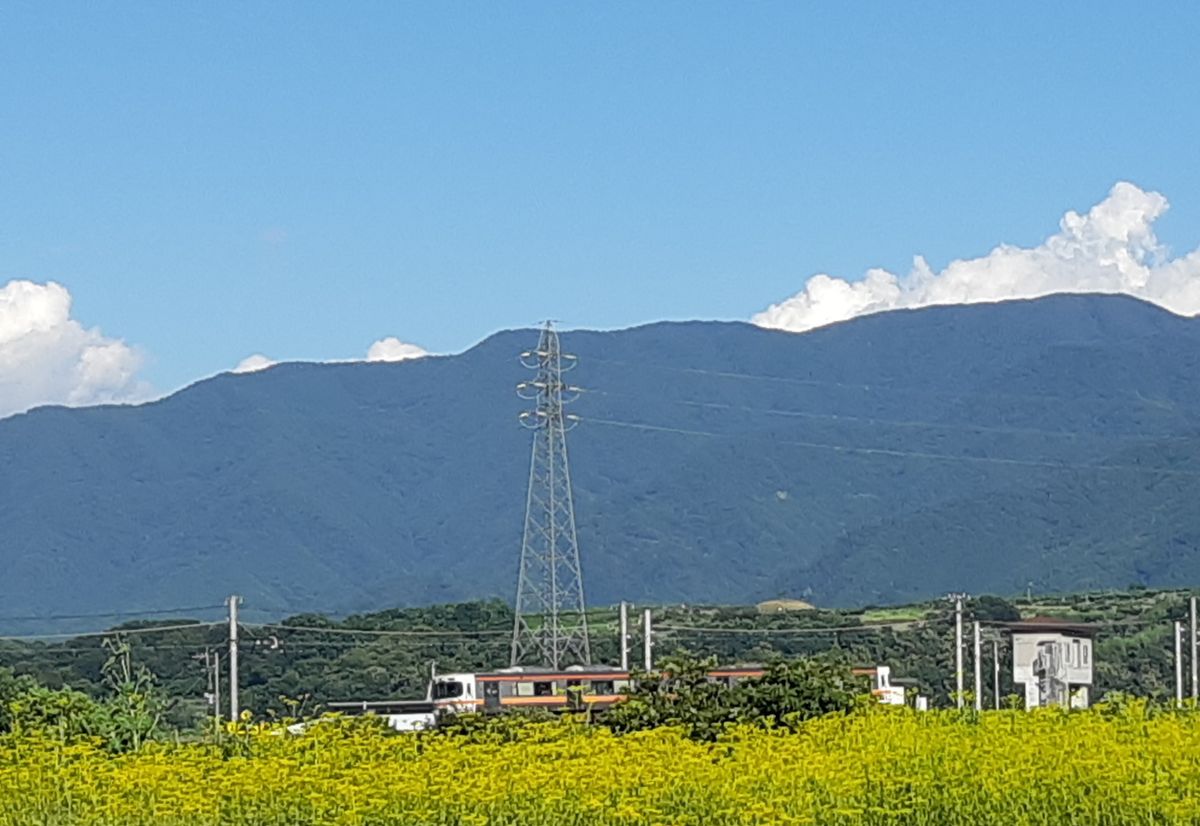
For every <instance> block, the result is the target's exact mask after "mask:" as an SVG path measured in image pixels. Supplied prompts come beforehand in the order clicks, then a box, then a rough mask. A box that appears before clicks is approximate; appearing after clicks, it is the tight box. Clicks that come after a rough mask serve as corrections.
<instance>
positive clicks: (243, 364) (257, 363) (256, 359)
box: [233, 353, 275, 373]
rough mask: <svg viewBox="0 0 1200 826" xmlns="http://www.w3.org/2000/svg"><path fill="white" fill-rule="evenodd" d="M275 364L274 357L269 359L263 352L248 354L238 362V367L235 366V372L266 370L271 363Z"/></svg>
mask: <svg viewBox="0 0 1200 826" xmlns="http://www.w3.org/2000/svg"><path fill="white" fill-rule="evenodd" d="M273 364H275V360H274V359H269V358H267V357H266V356H264V355H263V354H262V353H255V354H254V355H252V356H246V357H245V358H244V359H242V360H241V361H239V362H238V363H237V367H234V368H233V372H235V373H253V372H255V371H258V370H266V369H267V368H268V367H270V366H271V365H273Z"/></svg>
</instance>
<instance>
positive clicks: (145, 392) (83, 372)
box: [0, 281, 150, 416]
mask: <svg viewBox="0 0 1200 826" xmlns="http://www.w3.org/2000/svg"><path fill="white" fill-rule="evenodd" d="M141 366H142V357H141V355H140V354H139V353H138V352H137V351H136V350H135V349H134V348H132V347H130V346H129V345H128V344H126V343H125V342H123V341H120V340H119V339H113V338H108V337H107V336H105V335H104V334H103V333H101V332H100V330H99V329H97V328H91V329H88V328H85V327H84V326H83V325H82V324H80V323H79V322H78V321H76V320H75V319H73V318H71V293H70V292H69V291H68V290H67V288H66V287H64V286H62V285H61V284H56V283H54V282H53V281H51V282H48V283H46V284H37V283H35V282H33V281H9V282H8V283H7V284H5V285H4V286H3V287H0V416H8V415H11V414H13V413H19V412H22V411H24V410H28V409H29V408H31V407H35V406H37V405H40V404H68V405H86V404H99V403H104V402H129V401H141V400H144V399H146V398H147V397H148V396H149V393H150V389H149V387H148V385H147V384H146V383H145V382H143V381H141V380H140V379H139V378H138V370H139V369H140V368H141Z"/></svg>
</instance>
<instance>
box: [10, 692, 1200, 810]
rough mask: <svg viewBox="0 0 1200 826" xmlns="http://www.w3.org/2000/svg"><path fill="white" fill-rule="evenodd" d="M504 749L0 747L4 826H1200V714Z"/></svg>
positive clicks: (934, 719) (1025, 717) (924, 720)
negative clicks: (121, 750)
mask: <svg viewBox="0 0 1200 826" xmlns="http://www.w3.org/2000/svg"><path fill="white" fill-rule="evenodd" d="M502 739H503V738H501V737H500V736H499V735H496V736H491V735H486V734H484V735H481V736H478V737H475V738H473V739H472V740H468V739H466V738H461V737H450V736H428V735H421V736H414V735H390V734H386V733H383V732H381V731H379V730H378V729H376V728H372V727H368V726H364V725H361V724H347V725H342V724H329V725H319V726H316V727H314V728H313V729H312V730H311V731H310V732H309V733H307V734H304V735H301V736H289V735H285V734H279V733H272V732H269V731H266V730H257V731H254V732H249V733H246V734H243V735H239V736H238V737H235V738H234V740H233V742H232V743H226V744H225V745H224V746H217V745H211V744H183V745H164V744H154V745H151V746H149V747H147V748H145V749H143V750H142V751H141V752H139V753H137V754H130V755H124V756H112V755H109V754H107V753H105V752H104V751H102V750H101V749H99V748H98V747H97V746H93V745H89V744H75V745H69V746H62V745H57V744H55V743H53V742H51V741H49V740H47V739H41V738H37V737H30V736H28V735H26V736H23V737H17V736H10V737H7V738H0V824H3V825H4V826H7V824H76V823H77V824H96V826H111V825H113V824H149V823H156V824H158V823H163V824H189V826H190V825H191V824H231V825H232V824H279V826H284V824H286V826H297V824H316V823H321V824H324V823H335V824H364V825H365V824H485V823H496V824H513V826H516V825H518V824H520V825H521V826H525V825H528V826H570V825H571V824H578V825H579V826H585V824H586V826H603V825H604V824H734V823H737V824H785V823H786V824H801V823H812V824H888V823H895V824H964V826H966V824H971V826H976V825H977V824H982V823H997V824H1034V823H1037V824H1051V823H1053V824H1064V823H1075V824H1089V826H1094V825H1096V824H1166V823H1200V715H1196V714H1191V713H1185V714H1170V713H1166V714H1159V715H1149V714H1147V713H1145V711H1144V709H1142V708H1141V707H1138V706H1135V707H1134V708H1133V709H1132V710H1130V711H1128V712H1125V713H1122V714H1112V715H1107V714H1103V713H1098V712H1085V713H1072V714H1066V713H1061V712H1056V711H1050V712H1037V713H1033V714H1026V713H1024V712H1009V711H1004V712H994V713H984V714H983V715H982V716H981V717H980V718H979V719H978V720H973V719H971V718H970V717H967V718H963V717H960V716H958V715H956V714H953V713H950V712H929V713H926V714H918V713H916V712H912V711H909V710H906V709H893V710H884V709H880V710H875V711H871V712H868V713H858V714H853V715H850V716H833V717H827V718H823V719H819V720H815V721H812V722H809V723H806V724H804V725H802V726H801V727H800V729H799V731H798V732H790V731H786V730H774V731H766V730H762V729H751V728H744V729H738V730H735V731H731V732H730V733H729V734H728V735H727V736H726V737H725V738H724V739H722V740H721V741H719V742H717V743H701V742H696V741H693V740H690V739H688V738H686V737H685V736H683V735H682V734H681V733H679V732H676V731H672V730H663V729H659V730H655V731H647V732H641V733H637V734H631V735H625V736H616V735H613V734H611V733H609V732H608V731H607V730H604V729H602V728H599V727H596V728H586V727H583V726H582V725H575V724H570V723H564V724H549V725H545V724H543V725H531V726H528V727H526V728H523V729H521V730H520V733H519V736H517V738H516V739H515V740H514V741H510V742H501V740H502Z"/></svg>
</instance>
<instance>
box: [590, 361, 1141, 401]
mask: <svg viewBox="0 0 1200 826" xmlns="http://www.w3.org/2000/svg"><path fill="white" fill-rule="evenodd" d="M588 362H589V363H599V364H612V365H615V366H620V367H641V368H648V369H652V370H664V371H668V372H672V373H683V374H687V375H697V376H714V377H716V378H724V379H738V380H742V381H761V382H768V383H777V384H794V385H800V386H804V387H839V388H842V389H846V390H861V391H863V392H865V393H875V392H877V391H884V392H899V393H912V394H918V395H925V396H941V397H950V398H963V397H966V396H974V397H990V398H1005V399H1026V400H1031V401H1054V402H1067V403H1071V404H1074V403H1077V402H1079V401H1081V400H1085V401H1086V400H1090V401H1105V402H1109V401H1116V400H1118V399H1116V398H1114V397H1112V396H1098V395H1094V394H1093V395H1090V396H1084V395H1071V396H1055V395H1051V394H1049V393H1010V392H1006V391H1003V390H982V389H978V388H967V389H963V390H940V389H938V388H934V387H912V386H904V385H900V384H887V383H881V384H872V383H869V382H844V381H835V380H833V379H805V378H797V377H795V376H771V375H767V374H764V373H746V372H742V371H738V370H710V369H706V368H703V367H676V366H674V365H667V364H654V363H652V362H644V361H636V362H634V361H622V360H620V359H605V358H597V357H595V356H588ZM1124 397H1125V398H1127V399H1129V400H1131V401H1138V402H1149V401H1150V400H1149V399H1146V398H1144V397H1142V396H1141V394H1139V393H1136V392H1135V393H1133V394H1127V395H1125V396H1124Z"/></svg>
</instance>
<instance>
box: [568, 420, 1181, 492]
mask: <svg viewBox="0 0 1200 826" xmlns="http://www.w3.org/2000/svg"><path fill="white" fill-rule="evenodd" d="M585 421H588V422H590V423H592V424H599V425H606V426H609V427H624V428H629V429H632V430H642V431H647V432H652V433H675V434H678V435H682V436H701V437H705V438H712V439H745V438H749V437H753V436H756V435H757V436H762V437H768V436H769V434H749V433H738V434H727V433H714V432H712V431H708V430H688V429H685V428H679V427H663V426H661V425H650V424H638V423H636V422H623V421H619V420H617V419H598V418H590V417H589V418H587V419H585ZM770 438H771V441H772V442H773V443H774V444H777V445H789V446H792V447H801V448H807V449H811V450H826V451H830V452H833V453H849V454H856V455H863V456H890V457H894V458H907V459H926V460H929V461H934V462H962V463H967V464H995V465H1008V466H1014V467H1033V468H1043V469H1047V470H1083V471H1100V472H1112V473H1145V474H1151V475H1156V476H1178V477H1186V478H1200V471H1194V470H1177V469H1173V468H1154V467H1144V466H1141V465H1113V464H1091V463H1079V462H1047V461H1040V460H1037V459H1011V458H1006V457H1000V456H956V455H954V454H950V453H935V452H932V451H923V450H900V449H898V448H885V447H855V446H851V445H839V444H833V443H828V442H810V441H804V440H799V439H777V438H774V437H770Z"/></svg>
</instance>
